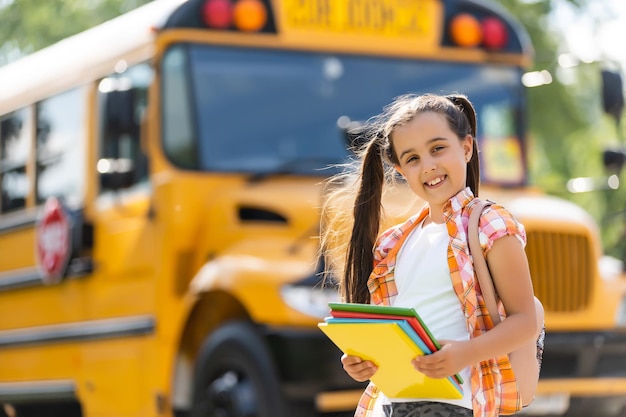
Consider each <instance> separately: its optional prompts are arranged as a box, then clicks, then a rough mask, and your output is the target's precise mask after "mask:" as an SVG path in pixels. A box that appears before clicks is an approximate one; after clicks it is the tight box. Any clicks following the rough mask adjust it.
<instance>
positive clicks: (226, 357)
mask: <svg viewBox="0 0 626 417" xmlns="http://www.w3.org/2000/svg"><path fill="white" fill-rule="evenodd" d="M192 401H193V402H192V410H191V417H214V416H220V417H285V416H286V406H285V401H284V399H283V395H282V391H281V386H280V382H279V377H278V374H277V372H276V367H275V366H274V361H273V359H272V356H271V354H270V351H269V349H268V347H267V345H266V343H265V341H264V340H263V338H262V337H261V336H260V335H259V333H258V331H257V329H256V328H255V327H254V326H253V325H252V324H251V323H249V322H245V321H232V322H229V323H227V324H225V325H223V326H222V327H220V328H218V329H217V330H215V331H214V332H213V333H212V334H211V335H210V336H209V337H208V338H207V339H206V340H205V341H204V343H203V344H202V347H201V348H200V352H199V355H198V360H197V361H196V368H195V373H194V388H193V399H192Z"/></svg>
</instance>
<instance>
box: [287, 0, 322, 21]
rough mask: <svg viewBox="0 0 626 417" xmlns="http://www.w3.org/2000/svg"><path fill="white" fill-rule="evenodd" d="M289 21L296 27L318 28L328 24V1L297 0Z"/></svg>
mask: <svg viewBox="0 0 626 417" xmlns="http://www.w3.org/2000/svg"><path fill="white" fill-rule="evenodd" d="M292 8H293V9H292V11H293V13H292V14H291V15H290V16H289V21H290V22H291V24H292V25H293V26H298V27H319V26H328V25H329V24H330V12H331V10H330V0H297V1H295V2H294V3H293V6H292Z"/></svg>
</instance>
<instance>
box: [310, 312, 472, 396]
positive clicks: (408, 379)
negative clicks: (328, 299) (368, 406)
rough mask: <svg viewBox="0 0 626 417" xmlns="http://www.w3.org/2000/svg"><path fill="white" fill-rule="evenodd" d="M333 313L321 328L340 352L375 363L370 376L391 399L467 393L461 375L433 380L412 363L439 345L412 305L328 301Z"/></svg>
mask: <svg viewBox="0 0 626 417" xmlns="http://www.w3.org/2000/svg"><path fill="white" fill-rule="evenodd" d="M328 306H329V307H330V315H331V316H330V317H327V318H326V319H324V322H323V323H319V324H318V327H319V328H320V329H321V330H322V331H323V332H324V333H325V334H326V336H328V337H329V338H330V340H332V341H333V343H334V344H335V345H337V347H338V348H339V349H341V351H342V352H344V353H346V354H348V355H355V356H359V357H361V358H363V359H364V360H369V361H372V362H374V364H376V365H377V366H378V371H377V372H376V374H374V376H373V377H372V378H371V381H372V382H373V383H374V384H376V385H377V386H378V388H380V390H381V391H382V392H383V393H384V394H385V395H386V396H387V397H389V398H433V399H434V398H440V399H460V398H462V397H463V390H462V388H461V384H462V383H463V380H462V379H461V377H460V376H459V375H458V374H457V375H454V376H451V377H447V378H442V379H435V378H430V377H427V376H426V375H424V374H423V373H421V372H419V371H417V370H416V369H415V368H414V367H413V365H412V364H411V360H412V359H413V358H415V357H416V356H421V355H429V354H431V353H433V352H436V351H437V350H439V349H440V348H441V346H440V345H439V343H438V342H437V340H436V339H435V338H434V337H433V335H432V334H431V332H430V331H429V330H428V327H427V326H426V324H424V322H423V321H422V319H421V318H420V317H419V315H418V314H417V312H416V311H415V310H414V309H412V308H403V307H390V306H382V305H371V304H355V303H330V304H329V305H328Z"/></svg>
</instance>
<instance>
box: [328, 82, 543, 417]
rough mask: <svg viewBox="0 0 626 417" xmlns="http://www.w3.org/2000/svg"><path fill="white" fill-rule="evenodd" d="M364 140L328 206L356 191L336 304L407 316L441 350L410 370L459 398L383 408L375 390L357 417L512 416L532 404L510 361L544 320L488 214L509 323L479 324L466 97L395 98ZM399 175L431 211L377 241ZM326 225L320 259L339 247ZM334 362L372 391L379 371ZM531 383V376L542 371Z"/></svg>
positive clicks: (475, 175)
mask: <svg viewBox="0 0 626 417" xmlns="http://www.w3.org/2000/svg"><path fill="white" fill-rule="evenodd" d="M365 131H367V132H370V133H369V134H370V136H371V137H369V138H368V140H367V142H366V143H365V145H364V146H363V149H362V151H361V152H360V156H361V160H362V162H361V163H360V173H359V184H358V186H357V187H354V185H353V184H347V183H346V182H345V181H343V182H342V181H340V182H339V183H342V184H345V186H343V187H340V188H339V189H335V191H334V193H333V194H331V195H330V198H329V199H328V200H327V202H326V203H325V205H326V207H325V213H326V214H327V213H329V212H331V211H332V210H328V208H329V207H330V205H331V204H333V202H334V199H333V197H338V196H339V195H341V194H342V193H343V194H344V196H345V193H349V192H350V191H351V190H355V191H356V196H354V204H353V219H352V220H353V225H352V232H351V236H350V238H349V242H348V243H347V247H346V249H345V250H346V256H345V265H344V266H343V267H342V269H343V270H344V271H343V277H342V279H341V282H340V287H341V290H342V296H343V299H344V301H346V302H353V303H374V304H385V305H394V306H401V307H412V308H414V309H415V310H416V311H417V312H418V314H419V315H420V316H421V317H422V319H423V320H424V321H425V323H426V325H427V326H428V327H429V328H430V330H431V332H432V333H433V335H434V336H435V338H436V339H438V340H439V342H440V344H441V345H442V349H441V350H439V351H438V352H435V353H433V354H431V355H427V356H420V357H416V358H415V359H414V360H413V361H412V363H410V364H407V366H413V367H415V369H417V370H418V371H420V372H422V373H424V374H425V375H427V376H429V377H432V378H444V377H447V376H451V375H454V374H455V373H460V374H461V376H462V377H463V380H464V384H463V393H464V394H463V398H462V399H461V400H445V399H438V398H401V399H398V398H394V399H388V398H386V397H385V396H384V393H380V392H378V389H377V388H376V386H374V385H373V384H372V383H370V384H369V386H368V387H367V389H366V391H365V393H364V394H363V396H362V397H361V400H360V401H359V405H358V407H357V410H356V414H355V416H359V417H360V416H371V415H374V414H373V413H374V411H373V410H375V409H376V410H379V411H378V413H383V414H384V415H385V416H391V417H400V416H406V417H409V416H411V417H417V416H442V417H448V416H472V415H473V416H476V417H495V416H498V415H500V414H512V413H515V412H517V411H518V410H519V409H521V407H522V405H527V404H528V403H529V402H530V401H531V400H532V398H524V394H525V391H524V390H525V387H522V386H518V384H517V383H516V380H515V376H514V374H513V372H512V370H511V365H510V361H509V359H508V357H507V353H509V352H513V351H515V350H518V349H519V348H521V347H524V352H525V353H524V354H526V355H533V356H534V355H535V354H536V352H537V349H536V347H535V341H536V340H537V337H538V335H539V334H540V332H541V329H542V317H539V320H538V315H540V314H541V312H538V311H536V309H535V303H534V297H533V288H532V283H531V279H530V273H529V268H528V263H527V259H526V255H525V252H524V244H525V239H526V236H525V232H524V228H523V226H522V225H521V224H520V223H518V222H517V221H516V220H515V219H514V218H513V216H512V215H511V214H510V213H509V212H508V211H507V210H506V209H505V208H503V207H502V206H498V205H493V206H491V207H490V208H488V209H486V210H485V212H484V213H483V215H482V217H481V220H480V237H481V239H480V240H481V246H483V251H484V255H485V256H486V257H487V262H488V265H489V268H490V271H491V274H492V278H493V281H494V285H495V287H496V289H497V293H498V295H499V298H500V300H501V302H502V304H503V306H504V310H505V311H506V320H503V321H502V322H501V323H500V324H499V325H498V326H497V327H493V323H492V321H491V319H490V318H489V317H487V316H486V315H487V309H486V307H485V304H484V302H483V299H482V294H481V293H480V289H479V288H477V287H476V285H475V278H474V269H473V266H472V261H471V258H470V254H469V249H468V243H467V223H468V219H469V212H470V210H471V205H472V203H473V201H474V199H475V196H478V185H479V158H478V149H477V145H476V114H475V110H474V108H473V106H472V104H471V103H470V102H469V100H468V99H467V98H466V97H465V96H462V95H449V96H438V95H431V94H427V95H421V96H416V95H406V96H401V97H398V98H397V99H396V100H394V102H393V103H391V104H390V105H389V106H387V107H385V109H384V111H383V113H382V114H381V115H379V116H378V117H376V118H374V119H373V120H372V123H371V125H370V126H369V128H368V129H365ZM387 168H389V169H387ZM393 171H396V172H397V173H396V172H393ZM397 174H399V175H400V176H401V177H402V178H403V179H404V180H405V181H406V183H407V184H408V186H409V188H410V189H411V190H412V191H413V193H414V194H415V195H416V196H417V197H419V198H420V199H421V200H423V201H424V202H425V203H426V205H425V206H424V207H423V208H422V209H421V211H419V212H418V213H417V214H416V215H414V216H413V217H411V218H410V219H409V220H408V221H406V222H405V223H403V224H400V225H397V226H395V227H392V228H390V229H388V230H386V231H384V232H383V233H382V234H380V236H379V235H378V234H379V229H380V227H381V223H382V221H383V219H382V195H383V185H385V184H386V183H389V182H390V181H389V180H392V179H393V177H394V176H397ZM337 179H338V178H335V180H337ZM339 179H341V180H345V176H342V177H340V178H339ZM332 183H333V184H334V183H336V181H333V182H332ZM335 202H336V201H335ZM342 212H343V213H345V210H343V211H342V210H335V213H337V214H341V213H342ZM327 220H328V221H330V223H328V224H327V225H326V227H325V228H324V231H323V233H322V242H323V244H324V246H325V247H328V246H327V245H329V244H330V243H332V242H336V240H337V236H338V235H339V233H338V230H337V225H338V224H339V223H340V222H341V220H338V218H334V219H327ZM342 224H345V222H344V223H342ZM326 255H327V257H328V256H330V255H331V254H330V250H329V251H328V252H327V253H326ZM372 266H373V269H372ZM502 313H504V312H502ZM488 329H489V331H487V330H488ZM341 361H342V363H343V368H344V370H345V371H346V372H347V373H348V375H350V376H351V377H352V378H353V379H355V380H356V381H366V380H368V379H370V378H371V377H372V376H373V375H374V374H375V373H376V370H377V368H376V366H375V364H374V363H372V362H370V361H365V360H362V359H361V358H359V357H356V356H348V355H344V356H343V357H342V359H341ZM535 363H537V361H535ZM531 368H532V366H531ZM530 371H531V372H536V375H537V376H538V372H539V365H538V363H537V366H536V369H533V370H530ZM532 391H533V392H534V387H532ZM378 415H380V414H378Z"/></svg>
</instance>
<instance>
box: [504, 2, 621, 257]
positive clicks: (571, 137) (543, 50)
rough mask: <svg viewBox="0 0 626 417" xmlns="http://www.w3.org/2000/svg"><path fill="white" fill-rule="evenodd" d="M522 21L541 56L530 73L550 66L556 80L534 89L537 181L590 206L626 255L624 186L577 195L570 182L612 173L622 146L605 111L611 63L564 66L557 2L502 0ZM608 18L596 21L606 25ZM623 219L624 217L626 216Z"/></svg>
mask: <svg viewBox="0 0 626 417" xmlns="http://www.w3.org/2000/svg"><path fill="white" fill-rule="evenodd" d="M498 1H499V3H501V4H502V6H503V7H505V8H506V9H508V10H509V11H510V13H511V14H513V15H514V16H515V17H516V18H517V19H519V20H520V21H521V22H522V24H523V25H524V27H525V28H526V30H527V31H528V32H529V35H530V37H531V41H532V44H533V46H534V49H535V59H534V62H533V64H532V67H531V68H529V71H542V70H547V71H548V72H550V74H552V78H553V82H552V83H550V84H548V85H543V86H540V87H534V88H529V89H528V104H529V115H528V122H529V126H528V127H529V136H530V138H531V147H530V149H529V160H530V168H531V178H532V182H533V183H534V184H535V185H537V186H538V187H539V188H541V189H543V190H545V191H547V192H548V193H550V194H553V195H558V196H560V197H563V198H565V199H568V200H570V201H573V202H575V203H577V204H579V205H581V206H582V207H583V208H585V209H586V210H587V211H588V212H589V213H590V214H591V215H592V216H593V217H594V218H595V219H596V221H597V222H598V224H599V225H600V227H601V230H600V231H601V235H602V240H603V243H604V246H605V247H606V248H607V251H608V253H609V254H611V255H614V256H619V257H622V255H623V254H624V253H625V248H626V242H623V239H622V237H623V236H622V230H623V228H624V227H626V223H625V222H624V221H622V222H621V225H620V227H615V224H616V221H615V220H616V216H615V213H618V212H620V211H621V210H623V205H624V201H626V192H625V190H624V189H623V188H624V187H622V189H620V190H610V189H608V190H607V189H596V190H594V191H591V192H587V193H572V192H571V191H570V190H568V188H567V183H568V181H569V180H570V179H572V178H575V177H587V178H595V179H597V180H598V181H597V183H598V184H599V183H600V178H601V177H603V176H606V175H607V174H610V173H607V172H605V170H604V167H603V165H602V151H603V150H604V149H605V148H607V147H613V146H616V145H619V137H620V132H618V131H617V129H616V126H615V123H614V120H612V119H611V117H610V116H609V115H607V114H605V113H604V112H603V111H602V104H601V70H602V67H603V66H604V65H606V64H607V62H592V63H579V65H575V66H573V67H571V68H565V67H563V66H562V65H559V57H560V56H561V55H562V54H564V53H568V52H570V51H569V50H568V49H567V44H566V42H565V40H564V38H563V34H562V33H560V32H559V31H558V28H554V27H551V25H550V20H549V19H550V16H551V13H553V12H554V8H555V7H556V3H557V0H534V1H531V0H498ZM568 3H569V4H570V5H571V6H573V7H574V8H575V9H576V10H577V11H578V13H585V12H586V11H587V8H588V6H589V5H590V1H589V0H569V2H568ZM602 18H603V17H602V16H599V17H598V18H597V21H596V22H593V23H595V24H596V25H600V24H601V23H602ZM622 179H623V180H624V181H622V183H626V178H622ZM622 218H623V217H622Z"/></svg>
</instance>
